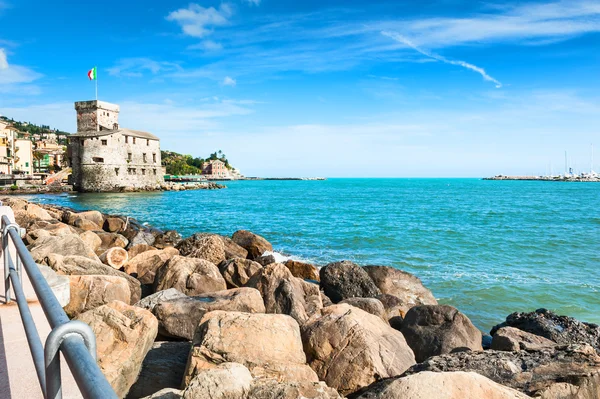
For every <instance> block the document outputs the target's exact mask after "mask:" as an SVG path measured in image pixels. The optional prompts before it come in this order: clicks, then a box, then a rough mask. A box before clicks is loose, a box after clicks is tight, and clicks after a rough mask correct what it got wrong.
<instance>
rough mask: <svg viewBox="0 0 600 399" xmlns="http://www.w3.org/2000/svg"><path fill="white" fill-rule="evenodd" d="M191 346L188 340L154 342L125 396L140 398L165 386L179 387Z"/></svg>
mask: <svg viewBox="0 0 600 399" xmlns="http://www.w3.org/2000/svg"><path fill="white" fill-rule="evenodd" d="M191 346H192V344H191V343H190V342H168V341H156V342H154V344H153V345H152V349H150V351H149V352H148V354H147V355H146V357H145V358H144V362H143V363H142V370H141V371H140V375H139V376H138V378H137V381H136V382H135V384H133V386H132V387H131V389H130V390H129V394H128V395H127V397H128V398H140V397H143V396H146V395H151V394H153V393H155V392H157V391H160V390H162V389H165V388H179V387H180V386H181V381H182V379H183V375H184V373H185V365H186V363H187V358H188V355H189V353H190V348H191Z"/></svg>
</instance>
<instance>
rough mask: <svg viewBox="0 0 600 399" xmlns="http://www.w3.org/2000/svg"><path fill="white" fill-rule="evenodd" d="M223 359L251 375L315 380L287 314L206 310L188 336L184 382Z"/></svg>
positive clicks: (294, 379)
mask: <svg viewBox="0 0 600 399" xmlns="http://www.w3.org/2000/svg"><path fill="white" fill-rule="evenodd" d="M226 362H235V363H240V364H243V365H244V366H246V367H247V368H248V369H249V370H250V373H251V374H252V376H253V377H269V378H276V379H278V380H280V381H314V382H317V381H318V379H317V376H316V375H315V373H314V372H313V371H312V370H311V369H310V367H308V366H307V365H306V356H305V355H304V351H303V349H302V341H301V339H300V329H299V327H298V323H296V321H295V320H294V319H292V318H291V317H290V316H287V315H279V314H258V313H255V314H251V313H240V312H224V311H219V310H217V311H213V312H209V313H207V314H206V315H205V316H204V317H203V318H202V320H201V322H200V325H199V326H198V328H197V330H196V332H195V334H194V339H193V340H192V350H191V351H190V356H189V358H188V364H187V367H186V375H185V378H184V383H185V384H189V383H190V381H191V380H192V378H193V377H194V376H195V375H196V374H198V373H199V372H200V371H201V370H205V369H212V368H215V367H217V366H218V365H219V364H222V363H226Z"/></svg>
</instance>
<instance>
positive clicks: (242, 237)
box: [231, 230, 273, 259]
mask: <svg viewBox="0 0 600 399" xmlns="http://www.w3.org/2000/svg"><path fill="white" fill-rule="evenodd" d="M231 239H232V240H233V242H235V243H236V244H237V245H239V246H240V247H242V248H244V249H245V250H246V251H248V259H255V258H258V257H259V256H261V255H262V254H264V253H265V252H266V251H270V252H273V246H272V245H271V243H270V242H268V241H267V240H265V239H264V238H263V237H261V236H259V235H257V234H254V233H251V232H249V231H247V230H238V231H236V232H235V233H233V236H232V237H231Z"/></svg>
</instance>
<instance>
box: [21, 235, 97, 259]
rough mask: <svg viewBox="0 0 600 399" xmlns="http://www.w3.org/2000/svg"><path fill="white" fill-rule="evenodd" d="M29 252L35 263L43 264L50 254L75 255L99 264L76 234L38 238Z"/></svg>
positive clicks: (94, 255)
mask: <svg viewBox="0 0 600 399" xmlns="http://www.w3.org/2000/svg"><path fill="white" fill-rule="evenodd" d="M29 252H30V253H31V256H32V257H33V260H35V261H36V263H43V262H44V259H45V258H46V257H47V256H48V255H50V254H57V255H63V256H69V255H77V256H83V257H86V258H88V259H91V260H93V261H96V262H100V259H98V257H97V256H96V254H95V253H94V252H93V251H92V250H91V249H90V248H89V247H88V246H87V245H86V244H85V242H83V240H82V239H81V238H80V237H79V236H78V235H76V234H67V235H64V236H51V237H43V238H39V239H38V240H36V241H35V243H34V244H32V245H30V246H29Z"/></svg>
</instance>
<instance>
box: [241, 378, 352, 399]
mask: <svg viewBox="0 0 600 399" xmlns="http://www.w3.org/2000/svg"><path fill="white" fill-rule="evenodd" d="M248 399H342V397H341V396H340V394H339V393H338V392H337V391H336V390H335V389H333V388H330V387H328V386H327V385H325V383H324V382H321V381H319V382H309V381H294V382H279V381H276V380H272V379H256V380H254V381H253V382H252V386H251V388H250V394H249V395H248Z"/></svg>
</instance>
